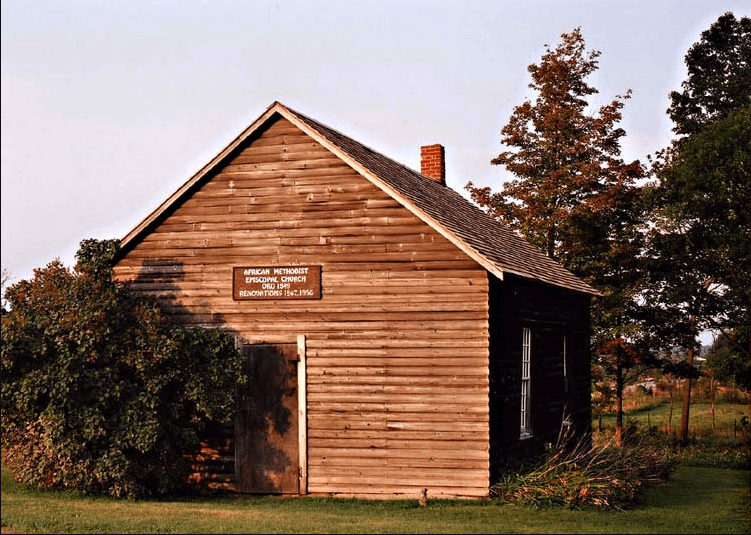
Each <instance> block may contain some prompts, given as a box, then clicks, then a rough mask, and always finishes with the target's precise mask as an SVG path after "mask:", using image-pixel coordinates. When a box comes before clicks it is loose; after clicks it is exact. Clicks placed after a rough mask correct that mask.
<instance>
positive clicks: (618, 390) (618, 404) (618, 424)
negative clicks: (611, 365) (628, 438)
mask: <svg viewBox="0 0 751 535" xmlns="http://www.w3.org/2000/svg"><path fill="white" fill-rule="evenodd" d="M615 446H616V447H617V448H622V447H623V367H622V366H621V365H620V364H619V365H618V367H617V368H616V371H615Z"/></svg>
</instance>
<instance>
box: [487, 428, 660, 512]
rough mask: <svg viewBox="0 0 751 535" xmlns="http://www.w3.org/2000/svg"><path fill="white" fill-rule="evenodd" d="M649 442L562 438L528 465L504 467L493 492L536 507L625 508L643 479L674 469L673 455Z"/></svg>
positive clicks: (656, 477)
mask: <svg viewBox="0 0 751 535" xmlns="http://www.w3.org/2000/svg"><path fill="white" fill-rule="evenodd" d="M649 442H650V441H649V440H647V439H645V440H643V441H642V440H640V441H637V440H632V441H631V442H630V444H628V445H627V446H625V447H624V448H617V447H615V446H614V445H613V443H612V442H608V443H605V444H602V445H595V446H590V445H589V444H588V443H587V442H585V441H579V442H577V443H575V444H574V445H572V444H570V443H569V441H566V440H562V441H558V443H557V444H555V445H552V444H551V445H548V447H547V448H546V451H545V453H544V454H543V456H542V457H541V458H540V459H539V460H538V462H536V463H534V464H532V465H531V466H530V467H528V468H524V467H522V468H520V469H518V470H516V471H513V472H507V473H505V474H504V475H503V476H502V477H501V479H500V481H499V482H498V483H496V484H494V485H493V486H492V487H491V497H492V498H494V499H495V500H497V501H498V502H500V503H515V504H518V505H526V506H533V507H547V506H558V507H567V508H570V509H584V508H590V507H592V508H597V509H618V510H623V509H625V508H626V507H627V506H629V505H631V504H633V503H634V502H635V501H636V499H637V497H638V494H639V491H640V490H641V489H642V488H643V486H644V485H646V484H653V483H660V482H664V481H666V480H667V479H668V477H669V476H670V473H671V472H672V470H673V467H674V459H673V457H672V456H671V455H669V453H668V452H666V450H664V449H663V448H658V447H654V446H652V445H650V444H649Z"/></svg>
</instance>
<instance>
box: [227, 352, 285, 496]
mask: <svg viewBox="0 0 751 535" xmlns="http://www.w3.org/2000/svg"><path fill="white" fill-rule="evenodd" d="M244 350H245V353H246V354H247V361H246V366H247V369H246V371H247V374H248V378H249V380H248V383H247V384H246V385H241V386H240V387H239V388H238V392H237V403H238V406H237V416H236V420H235V426H236V427H235V437H236V438H235V440H236V442H235V485H236V487H237V490H238V491H239V492H247V493H257V494H298V493H299V491H300V483H299V475H300V470H299V453H298V452H299V443H298V438H299V437H298V405H297V397H298V392H297V358H298V357H297V345H296V344H250V345H246V346H244Z"/></svg>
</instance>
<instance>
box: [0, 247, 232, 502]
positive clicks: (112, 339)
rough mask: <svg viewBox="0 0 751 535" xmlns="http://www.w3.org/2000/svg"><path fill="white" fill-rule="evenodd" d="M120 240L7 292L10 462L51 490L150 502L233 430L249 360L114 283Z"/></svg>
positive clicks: (228, 341) (215, 334)
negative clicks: (208, 429)
mask: <svg viewBox="0 0 751 535" xmlns="http://www.w3.org/2000/svg"><path fill="white" fill-rule="evenodd" d="M118 246H119V243H118V242H117V241H116V240H105V241H96V240H86V241H84V242H82V243H81V247H80V249H79V251H78V253H77V255H76V259H77V264H76V268H75V269H74V270H70V269H67V268H65V267H64V266H63V265H62V264H61V263H60V262H59V260H56V261H53V262H51V263H50V264H48V265H47V266H46V267H45V268H43V269H36V270H35V271H34V278H33V279H32V280H29V281H26V280H22V281H20V282H18V283H17V284H14V285H12V286H10V287H9V288H8V289H7V290H6V292H5V298H6V299H7V301H8V303H9V305H10V310H9V311H8V312H7V313H5V314H3V316H2V392H1V396H2V408H3V409H2V444H3V450H2V455H3V464H4V465H5V466H6V467H8V468H9V469H11V471H12V472H13V473H14V476H15V477H16V478H17V479H19V480H20V481H23V482H26V483H30V484H34V485H36V486H38V487H42V488H52V489H76V490H80V491H83V492H86V493H91V494H110V495H113V496H127V497H142V496H152V495H163V494H167V493H170V492H174V491H178V490H181V489H182V488H183V485H184V483H185V481H186V475H187V471H188V468H189V467H188V465H187V463H186V461H185V460H184V454H185V453H191V452H194V451H197V448H198V433H199V431H200V430H201V428H202V426H204V425H208V424H209V423H210V422H227V421H229V420H230V418H231V416H232V414H233V410H234V389H235V385H236V381H238V380H239V379H240V378H241V377H240V372H239V370H240V369H241V368H240V366H241V357H240V355H239V354H238V352H237V351H236V350H235V348H234V339H233V337H232V336H230V335H229V334H228V333H225V332H222V331H218V330H206V329H188V328H184V327H181V326H179V325H176V324H173V323H172V322H170V321H169V320H168V319H167V318H166V316H165V315H164V314H163V313H162V311H161V309H160V308H159V306H158V304H157V303H156V302H155V301H151V300H148V299H146V298H143V297H138V296H137V295H136V294H135V293H133V292H130V291H129V290H128V289H127V286H125V285H123V284H120V283H117V282H115V281H113V280H112V277H111V261H112V258H113V257H114V254H115V253H116V251H117V248H118Z"/></svg>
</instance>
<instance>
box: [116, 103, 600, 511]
mask: <svg viewBox="0 0 751 535" xmlns="http://www.w3.org/2000/svg"><path fill="white" fill-rule="evenodd" d="M444 174H445V171H444V163H443V147H442V146H440V145H431V146H426V147H422V169H421V172H417V171H414V170H412V169H409V168H408V167H406V166H404V165H402V164H399V163H397V162H395V161H393V160H391V159H389V158H387V157H386V156H384V155H382V154H380V153H378V152H376V151H374V150H372V149H370V148H368V147H366V146H364V145H362V144H361V143H359V142H357V141H355V140H354V139H351V138H349V137H347V136H345V135H343V134H341V133H340V132H338V131H336V130H334V129H332V128H330V127H328V126H325V125H323V124H321V123H319V122H317V121H315V120H313V119H311V118H309V117H307V116H305V115H303V114H301V113H298V112H296V111H294V110H292V109H290V108H288V107H286V106H284V105H282V104H280V103H278V102H275V103H273V104H272V105H271V106H270V107H269V108H267V109H266V111H265V112H263V114H262V115H261V116H260V117H258V119H256V120H255V121H254V122H253V123H252V124H251V125H250V126H249V127H248V128H247V129H245V130H244V131H243V132H242V133H241V134H240V135H239V136H238V137H237V138H236V139H235V140H234V141H232V142H231V143H230V144H229V146H227V147H226V148H225V149H224V150H222V151H221V152H220V153H219V154H218V155H217V156H216V157H215V158H213V159H212V160H211V161H210V162H208V163H207V164H206V165H205V166H204V167H203V168H202V169H201V170H200V171H198V172H197V173H196V174H195V175H194V176H193V177H192V178H190V180H188V181H187V182H186V183H185V184H184V185H183V186H182V187H180V188H179V189H178V190H177V191H176V192H175V193H174V194H173V195H172V196H171V197H169V198H168V199H166V200H165V201H164V202H163V203H162V204H161V205H160V206H159V207H158V208H157V209H156V210H155V211H154V212H152V213H151V214H150V215H149V216H148V217H146V218H145V219H144V220H143V221H142V222H141V223H140V224H139V225H138V226H137V227H135V228H134V229H133V230H132V231H131V232H130V233H129V234H128V235H127V236H125V237H124V238H123V240H122V242H121V251H120V254H119V256H118V258H117V261H116V265H115V268H114V273H115V277H116V278H118V279H120V280H127V281H131V283H132V288H133V289H135V290H137V291H141V292H145V293H148V294H152V295H156V296H158V297H159V298H160V299H162V300H163V301H164V303H165V304H166V305H167V306H168V310H170V312H171V313H172V314H174V315H175V317H177V318H178V319H179V320H180V321H182V322H184V323H186V324H189V325H196V326H203V327H215V328H219V329H224V330H226V331H229V332H231V333H233V334H234V335H235V338H236V340H237V344H238V349H240V350H242V351H244V352H245V353H246V354H247V356H248V361H247V362H248V366H249V371H250V372H251V374H252V377H253V381H252V383H251V384H250V385H249V386H248V387H247V388H243V389H238V392H237V413H236V422H235V426H234V429H232V430H230V432H228V433H227V436H224V437H214V438H215V440H214V443H213V444H212V443H208V442H207V444H206V448H205V449H204V450H203V454H202V455H201V456H198V457H197V458H196V460H197V461H198V460H201V459H202V460H203V461H204V464H203V465H200V464H198V465H196V466H197V468H196V474H194V475H195V479H196V481H198V482H201V483H204V484H209V485H214V487H222V488H226V489H229V490H233V491H237V492H246V493H273V494H322V495H334V496H357V497H365V498H399V497H407V498H415V497H417V496H419V495H420V494H421V492H422V491H423V489H427V493H428V497H443V498H454V497H466V498H483V497H488V496H489V493H490V487H491V485H492V484H493V483H494V482H496V481H497V477H498V474H499V473H500V471H501V470H502V469H503V468H504V467H505V466H507V463H508V462H509V461H512V460H513V459H517V458H520V457H522V456H524V455H528V454H530V453H535V452H539V451H541V450H542V448H543V446H544V444H545V443H547V442H555V441H556V438H557V436H558V433H559V431H560V430H561V429H562V426H569V427H572V428H573V429H574V432H575V433H578V434H580V435H584V436H587V435H588V433H589V431H590V427H591V423H590V417H591V415H590V362H589V336H590V320H589V307H590V299H591V297H592V296H593V295H595V294H596V292H595V290H593V289H592V288H591V287H590V286H588V285H587V284H585V283H584V282H582V281H581V280H579V279H578V278H577V277H575V276H574V275H572V274H571V273H570V272H568V271H567V270H565V269H564V268H563V267H561V266H560V265H559V264H558V263H556V262H555V261H553V260H551V259H549V258H548V257H547V256H546V255H545V254H544V253H543V252H541V251H540V250H538V249H537V248H535V247H533V246H531V245H530V244H529V243H528V242H526V241H525V240H524V239H522V238H521V237H519V236H518V235H517V234H516V233H514V232H512V231H510V230H509V229H507V228H505V227H504V226H502V225H500V224H499V223H498V222H496V221H495V220H494V219H492V218H491V217H489V216H488V215H487V214H486V213H485V212H483V211H482V210H481V209H479V208H478V207H476V206H475V205H473V204H472V203H471V202H470V201H468V200H467V199H465V198H464V197H462V196H461V195H459V194H458V193H457V192H455V191H453V190H452V189H451V188H449V187H447V186H446V185H445V177H444ZM212 448H213V449H212ZM212 463H213V464H212ZM212 466H213V467H214V468H211V467H212Z"/></svg>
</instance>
